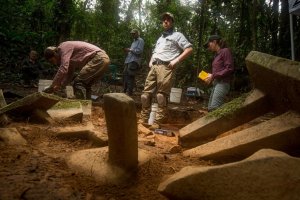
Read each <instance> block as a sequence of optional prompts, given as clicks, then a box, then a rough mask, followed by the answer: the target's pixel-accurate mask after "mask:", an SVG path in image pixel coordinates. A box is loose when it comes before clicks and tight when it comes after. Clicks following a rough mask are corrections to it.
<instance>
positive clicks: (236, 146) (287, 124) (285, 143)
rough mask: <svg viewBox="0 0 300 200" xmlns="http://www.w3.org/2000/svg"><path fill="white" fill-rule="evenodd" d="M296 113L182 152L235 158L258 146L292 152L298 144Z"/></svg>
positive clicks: (298, 117)
mask: <svg viewBox="0 0 300 200" xmlns="http://www.w3.org/2000/svg"><path fill="white" fill-rule="evenodd" d="M299 138H300V115H299V114H298V113H296V112H293V111H290V112H287V113H284V114H282V115H280V116H277V117H275V118H272V119H270V120H268V121H265V122H263V123H260V124H258V125H256V126H253V127H250V128H248V129H244V130H242V131H239V132H237V133H235V134H231V135H228V136H226V137H222V138H219V139H216V140H214V141H212V142H209V143H206V144H203V145H201V146H198V147H195V148H193V149H189V150H186V151H184V152H183V155H184V156H192V157H201V158H202V159H213V160H220V159H221V160H237V159H242V158H245V157H248V156H249V155H251V154H253V153H254V152H256V151H258V150H259V149H262V148H272V149H277V150H282V151H287V152H289V151H292V150H295V149H299V146H300V140H299Z"/></svg>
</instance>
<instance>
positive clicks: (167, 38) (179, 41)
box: [140, 12, 193, 129]
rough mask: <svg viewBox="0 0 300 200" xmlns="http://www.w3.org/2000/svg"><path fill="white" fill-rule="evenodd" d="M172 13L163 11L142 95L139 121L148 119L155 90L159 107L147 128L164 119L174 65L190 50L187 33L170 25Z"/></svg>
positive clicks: (187, 54)
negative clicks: (159, 33)
mask: <svg viewBox="0 0 300 200" xmlns="http://www.w3.org/2000/svg"><path fill="white" fill-rule="evenodd" d="M173 23H174V16H173V14H171V13H169V12H166V13H164V14H163V15H162V26H163V29H164V32H163V33H162V35H161V37H160V38H159V39H158V40H157V42H156V45H155V49H154V50H153V54H152V57H151V60H150V63H149V67H150V71H149V73H148V76H147V78H146V82H145V87H144V90H143V94H142V95H141V102H142V111H141V119H140V122H141V123H147V121H148V119H149V114H150V112H151V100H152V96H153V95H155V93H156V100H157V104H158V108H157V111H156V116H155V120H154V123H153V124H152V126H151V127H150V129H156V128H160V124H161V123H163V122H164V121H165V120H166V119H167V116H166V114H167V102H168V101H167V98H168V96H169V94H170V91H171V87H172V84H173V81H172V80H173V78H174V75H175V68H176V67H177V65H178V64H179V63H180V62H181V61H183V60H185V59H186V58H187V57H188V56H189V55H190V54H191V53H192V51H193V48H192V44H191V43H190V42H189V41H188V40H187V39H186V37H185V36H184V35H183V34H182V33H180V32H176V31H174V29H173Z"/></svg>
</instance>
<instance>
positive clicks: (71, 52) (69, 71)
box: [52, 41, 103, 86]
mask: <svg viewBox="0 0 300 200" xmlns="http://www.w3.org/2000/svg"><path fill="white" fill-rule="evenodd" d="M99 51H103V50H102V49H100V48H99V47H97V46H95V45H92V44H89V43H87V42H82V41H67V42H63V43H61V44H60V45H59V46H58V55H59V57H60V61H59V68H58V71H57V73H56V75H55V77H54V79H53V84H52V85H58V86H62V85H66V84H68V83H69V82H70V81H71V79H72V76H73V74H74V71H75V69H81V68H83V67H84V66H85V65H86V64H87V63H88V62H89V61H90V60H91V58H92V57H93V56H94V55H95V54H96V53H97V52H99Z"/></svg>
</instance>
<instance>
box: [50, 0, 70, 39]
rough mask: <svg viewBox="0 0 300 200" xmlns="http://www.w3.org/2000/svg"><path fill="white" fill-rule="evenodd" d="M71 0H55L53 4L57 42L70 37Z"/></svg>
mask: <svg viewBox="0 0 300 200" xmlns="http://www.w3.org/2000/svg"><path fill="white" fill-rule="evenodd" d="M72 11H73V1H72V0H56V2H55V5H54V11H53V12H54V24H53V25H54V30H56V31H57V33H58V35H57V42H58V43H61V42H63V41H66V40H68V39H70V33H71V27H72V14H73V13H72Z"/></svg>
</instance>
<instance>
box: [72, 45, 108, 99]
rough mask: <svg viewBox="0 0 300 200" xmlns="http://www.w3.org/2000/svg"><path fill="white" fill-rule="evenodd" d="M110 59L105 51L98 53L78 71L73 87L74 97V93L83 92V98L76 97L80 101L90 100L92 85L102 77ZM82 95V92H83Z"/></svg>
mask: <svg viewBox="0 0 300 200" xmlns="http://www.w3.org/2000/svg"><path fill="white" fill-rule="evenodd" d="M109 64H110V59H109V57H108V55H107V54H106V53H105V51H99V52H97V53H96V55H95V56H94V57H93V58H92V59H91V60H90V61H89V62H88V63H87V64H86V65H85V66H84V67H83V68H82V69H81V70H80V72H79V74H78V76H77V77H76V78H75V79H74V83H73V87H74V92H75V95H76V93H77V94H78V93H79V94H80V93H82V92H81V91H82V90H85V94H82V95H83V96H81V97H80V95H79V97H77V96H76V97H77V98H80V99H90V97H91V87H92V85H93V84H94V83H95V82H96V81H97V80H98V79H99V78H100V77H102V76H103V75H104V73H105V72H106V71H107V70H108V65H109ZM83 93H84V92H83Z"/></svg>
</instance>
